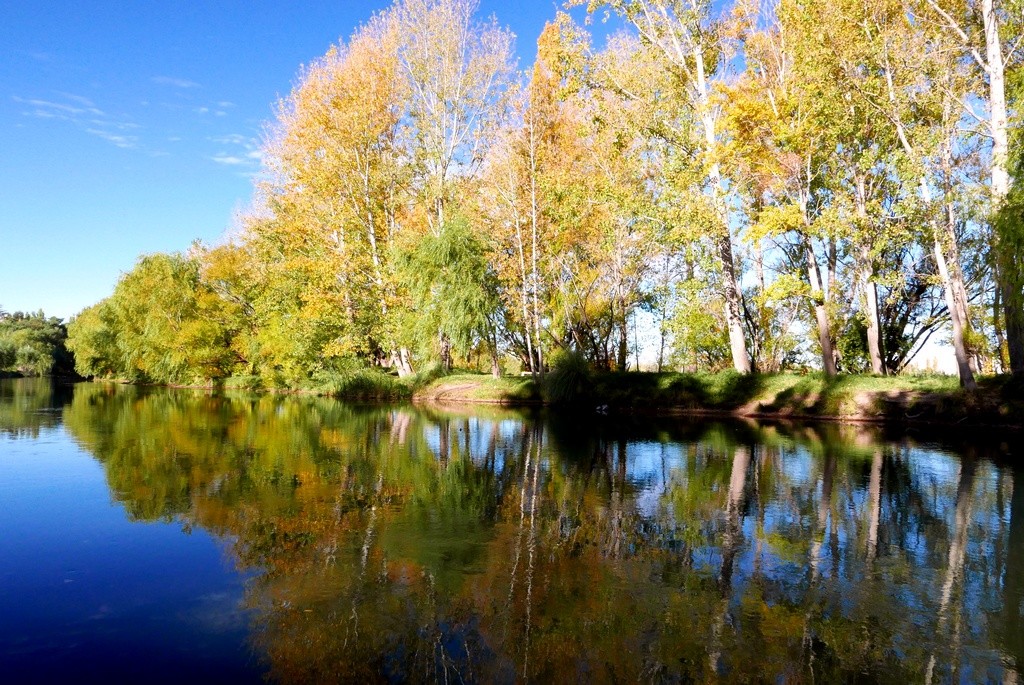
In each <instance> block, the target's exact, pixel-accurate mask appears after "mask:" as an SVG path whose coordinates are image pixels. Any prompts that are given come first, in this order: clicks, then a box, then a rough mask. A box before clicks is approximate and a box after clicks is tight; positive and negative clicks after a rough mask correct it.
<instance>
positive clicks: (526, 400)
mask: <svg viewBox="0 0 1024 685" xmlns="http://www.w3.org/2000/svg"><path fill="white" fill-rule="evenodd" d="M570 371H571V373H569V374H565V378H559V377H558V376H557V375H556V374H552V376H553V379H548V380H547V381H546V382H545V384H544V385H543V387H542V386H541V385H540V384H538V383H536V382H535V381H534V380H533V379H532V378H530V377H528V376H506V377H503V378H492V377H491V376H489V375H483V374H478V373H467V372H455V373H450V374H445V373H444V372H442V371H441V370H440V369H436V368H428V369H426V370H424V371H423V372H421V373H420V374H418V375H416V376H413V377H411V378H401V379H400V378H398V377H396V376H393V375H390V374H388V373H386V372H384V371H382V370H379V369H355V370H352V371H345V372H330V373H322V374H319V375H317V376H316V377H315V378H314V379H313V380H312V381H311V382H310V383H308V384H307V385H306V386H304V387H303V388H302V389H303V390H305V391H307V392H314V393H316V394H320V395H330V396H333V397H340V398H346V399H356V400H374V401H384V400H405V399H415V400H420V401H427V402H479V403H494V404H507V405H527V404H540V403H542V402H547V403H549V404H554V405H558V406H577V407H598V406H601V405H607V406H608V407H609V408H611V409H613V410H617V411H689V412H718V413H729V414H740V415H750V416H779V417H793V418H840V419H854V420H878V421H887V422H897V423H899V422H933V423H946V424H949V425H959V424H961V423H964V422H966V423H969V424H986V425H1020V426H1024V384H1022V383H1020V382H1018V381H1013V380H1011V379H1010V378H1008V377H1005V376H1003V377H989V378H982V379H980V381H979V385H980V387H979V389H978V390H976V391H973V392H967V391H964V390H961V389H960V388H959V386H958V384H957V381H956V378H953V377H950V376H939V375H912V376H895V377H879V376H837V377H834V378H828V377H827V376H825V375H824V374H820V373H811V374H791V373H783V374H749V375H743V374H739V373H736V372H734V371H723V372H720V373H644V372H622V373H607V372H603V373H596V372H586V373H581V372H580V371H579V369H577V368H575V366H573V368H572V369H570ZM569 376H572V378H569ZM567 379H568V380H572V383H571V385H572V387H571V388H569V390H571V392H570V391H568V390H567V389H566V387H562V386H566V385H567V383H568V380H567ZM562 381H566V382H565V383H563V382H562ZM224 387H225V388H234V389H242V390H260V389H262V385H261V383H260V380H259V378H258V377H254V376H246V377H238V378H229V379H226V380H225V382H224Z"/></svg>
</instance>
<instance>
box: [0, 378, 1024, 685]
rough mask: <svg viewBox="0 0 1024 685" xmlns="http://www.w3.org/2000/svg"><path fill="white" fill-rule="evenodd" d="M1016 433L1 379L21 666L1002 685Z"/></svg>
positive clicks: (3, 509) (1, 458)
mask: <svg viewBox="0 0 1024 685" xmlns="http://www.w3.org/2000/svg"><path fill="white" fill-rule="evenodd" d="M990 437H991V436H990ZM1007 442H1008V443H1009V444H1012V440H1008V441H1007ZM1008 449H1010V447H1009V446H1008V444H1002V445H1000V440H999V438H998V436H994V442H993V443H992V445H990V446H987V447H982V446H980V445H978V444H975V445H973V446H966V445H963V444H961V445H956V444H954V443H950V444H948V445H946V446H945V447H942V448H940V447H936V446H922V445H921V444H918V443H915V442H914V441H913V440H911V439H909V438H905V437H902V438H901V439H900V440H899V441H892V440H885V439H883V438H882V437H881V436H879V435H877V434H876V433H875V432H874V431H873V430H871V429H867V428H863V427H862V428H855V427H842V426H835V425H819V426H816V427H772V426H758V425H754V424H743V423H734V424H721V423H713V422H706V421H700V422H687V421H682V420H679V419H672V420H656V419H619V420H616V419H609V418H607V417H596V416H590V415H577V416H562V417H547V418H545V417H541V416H535V415H530V414H520V413H514V412H509V411H505V410H498V409H493V408H489V407H481V408H472V409H466V410H462V409H458V410H447V409H427V408H419V409H417V408H412V407H356V406H352V405H347V404H344V403H340V402H337V401H333V400H326V399H315V398H296V397H274V396H261V397H257V396H245V395H228V396H223V395H213V394H210V393H204V392H194V391H170V390H147V389H139V388H124V387H115V386H108V385H100V384H79V385H76V386H74V387H73V388H72V387H64V388H61V387H51V386H50V385H49V384H47V383H43V382H35V381H0V502H2V503H3V504H2V506H0V532H2V535H0V666H2V667H3V669H4V672H5V673H10V674H13V675H14V677H15V680H16V681H17V680H19V679H23V680H27V679H29V678H30V677H32V678H36V677H51V678H59V677H62V676H71V675H76V676H77V677H80V676H82V675H83V674H85V675H90V676H92V675H95V676H103V677H110V678H121V679H123V678H128V677H140V678H141V677H145V678H147V679H148V680H150V681H152V680H154V679H155V680H161V679H164V680H167V681H181V680H183V679H186V678H189V677H193V676H195V675H196V674H203V675H204V677H210V676H211V675H220V676H222V677H224V678H226V679H228V680H230V681H242V680H253V681H259V680H260V679H262V678H263V676H264V675H269V676H270V678H271V679H272V680H280V681H287V682H316V681H325V680H337V679H349V680H392V681H403V680H414V681H447V682H460V680H461V681H465V682H470V681H475V682H517V681H524V680H530V681H560V682H564V681H569V680H586V681H598V682H611V681H617V680H627V681H634V680H638V679H642V680H653V681H660V682H678V681H691V680H700V681H706V680H716V679H720V680H728V681H732V682H740V681H786V682H812V681H817V682H836V681H848V680H866V681H887V682H904V683H905V682H921V681H928V680H931V682H948V681H964V682H976V681H985V680H994V681H998V680H1002V679H1003V678H1004V677H1012V675H1013V673H1014V672H1015V671H1017V670H1018V669H1019V668H1020V667H1021V665H1024V661H1022V660H1024V637H1022V635H1021V633H1022V630H1021V627H1022V626H1021V600H1022V599H1024V487H1017V488H1015V487H1014V484H1015V480H1016V479H1017V478H1018V477H1024V476H1022V475H1021V472H1018V471H1016V470H1014V469H1013V468H1011V467H1009V466H1007V465H1006V463H1007V462H1006V459H1005V454H1002V453H1003V452H1005V451H1007V450H1008ZM112 503H113V505H112Z"/></svg>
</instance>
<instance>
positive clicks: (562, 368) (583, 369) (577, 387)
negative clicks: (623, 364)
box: [544, 351, 593, 404]
mask: <svg viewBox="0 0 1024 685" xmlns="http://www.w3.org/2000/svg"><path fill="white" fill-rule="evenodd" d="M592 389H593V377H592V372H591V369H590V363H589V362H587V360H586V358H585V357H584V356H583V355H582V354H580V353H579V352H568V351H559V352H556V353H555V355H554V356H553V357H552V359H551V371H550V372H549V373H548V374H547V375H546V376H545V377H544V399H546V400H547V401H548V402H551V403H552V404H565V403H569V402H578V401H580V400H584V399H586V398H587V397H588V396H589V395H590V392H591V390H592Z"/></svg>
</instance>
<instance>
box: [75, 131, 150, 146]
mask: <svg viewBox="0 0 1024 685" xmlns="http://www.w3.org/2000/svg"><path fill="white" fill-rule="evenodd" d="M85 132H86V133H91V134H93V135H94V136H98V137H100V138H102V139H103V140H105V141H107V142H109V143H113V144H114V145H116V146H117V147H120V148H125V149H129V148H134V147H136V146H137V145H138V142H139V139H138V137H137V136H119V135H117V134H115V133H111V132H110V131H104V130H101V129H98V128H87V129H85Z"/></svg>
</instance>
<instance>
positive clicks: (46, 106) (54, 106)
mask: <svg viewBox="0 0 1024 685" xmlns="http://www.w3.org/2000/svg"><path fill="white" fill-rule="evenodd" d="M13 99H14V101H15V102H17V103H19V104H23V105H31V106H32V107H35V108H37V111H43V110H52V111H55V112H64V113H65V114H71V115H77V114H91V115H93V116H104V114H103V110H101V109H97V108H96V107H95V106H92V105H91V104H90V105H82V104H80V103H79V104H77V106H76V105H70V104H67V103H64V102H53V101H51V100H40V99H37V98H22V97H18V96H17V95H15V96H13Z"/></svg>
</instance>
